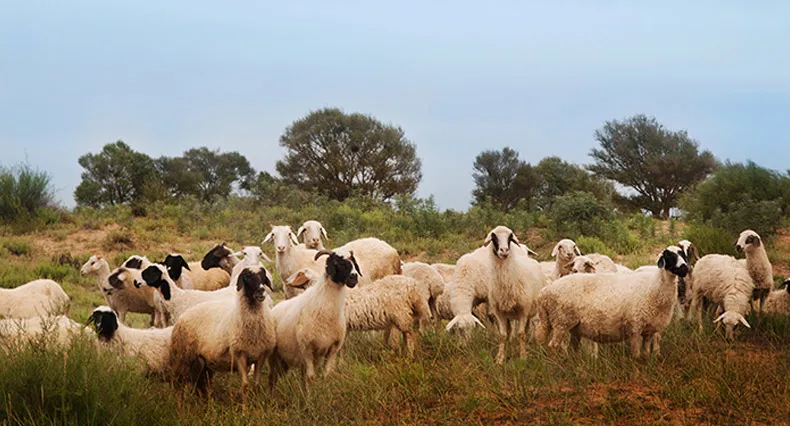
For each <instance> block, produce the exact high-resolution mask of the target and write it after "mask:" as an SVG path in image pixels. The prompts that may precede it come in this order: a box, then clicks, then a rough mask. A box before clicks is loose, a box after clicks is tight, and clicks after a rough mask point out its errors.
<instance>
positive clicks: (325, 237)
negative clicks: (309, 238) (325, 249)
mask: <svg viewBox="0 0 790 428" xmlns="http://www.w3.org/2000/svg"><path fill="white" fill-rule="evenodd" d="M321 234H322V235H324V239H329V237H328V236H326V229H324V226H321Z"/></svg>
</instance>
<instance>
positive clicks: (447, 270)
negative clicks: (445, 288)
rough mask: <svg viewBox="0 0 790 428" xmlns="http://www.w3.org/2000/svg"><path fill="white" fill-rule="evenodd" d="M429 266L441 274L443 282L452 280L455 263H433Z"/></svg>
mask: <svg viewBox="0 0 790 428" xmlns="http://www.w3.org/2000/svg"><path fill="white" fill-rule="evenodd" d="M431 267H432V268H434V269H436V272H439V275H441V276H442V279H444V282H445V284H446V283H448V282H450V281H452V280H453V273H454V272H455V265H450V264H447V263H434V264H432V265H431Z"/></svg>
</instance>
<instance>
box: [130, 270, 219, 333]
mask: <svg viewBox="0 0 790 428" xmlns="http://www.w3.org/2000/svg"><path fill="white" fill-rule="evenodd" d="M222 272H224V271H222ZM142 278H143V283H144V284H145V285H147V286H148V287H140V289H143V290H144V289H150V290H151V291H153V289H154V288H155V289H157V290H159V293H156V294H155V295H154V299H153V300H154V305H153V306H154V308H155V310H156V317H155V319H156V326H158V327H164V326H169V325H173V324H174V323H175V322H176V321H177V320H178V318H179V317H181V315H182V314H184V312H186V311H187V309H189V308H191V307H193V306H196V305H198V304H200V303H203V302H208V301H211V300H222V299H228V298H229V297H230V296H231V295H232V294H229V293H227V292H226V291H225V290H215V291H201V290H182V289H181V288H179V287H176V284H175V283H174V282H173V280H172V279H171V278H170V276H169V275H168V274H167V268H165V267H164V266H162V265H160V264H158V263H154V264H152V265H151V266H148V267H147V268H146V269H145V270H144V271H143V273H142ZM136 285H137V286H139V285H142V284H136Z"/></svg>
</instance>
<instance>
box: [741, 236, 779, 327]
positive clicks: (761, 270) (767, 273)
mask: <svg viewBox="0 0 790 428" xmlns="http://www.w3.org/2000/svg"><path fill="white" fill-rule="evenodd" d="M735 249H737V250H738V252H739V253H744V254H745V255H746V259H745V260H744V259H741V260H739V262H740V263H742V264H743V265H744V266H745V267H746V269H747V270H748V271H749V276H750V277H751V278H752V282H753V283H754V290H753V291H752V298H751V300H750V301H749V305H750V306H751V307H753V306H754V305H753V302H755V301H759V302H760V312H762V311H763V303H764V302H765V298H766V297H767V296H768V293H770V292H771V289H773V288H774V274H773V268H772V267H771V262H770V260H768V254H767V253H766V252H765V245H763V241H762V239H760V235H758V234H757V233H756V232H754V231H753V230H744V231H743V232H741V234H740V236H738V241H737V242H736V243H735Z"/></svg>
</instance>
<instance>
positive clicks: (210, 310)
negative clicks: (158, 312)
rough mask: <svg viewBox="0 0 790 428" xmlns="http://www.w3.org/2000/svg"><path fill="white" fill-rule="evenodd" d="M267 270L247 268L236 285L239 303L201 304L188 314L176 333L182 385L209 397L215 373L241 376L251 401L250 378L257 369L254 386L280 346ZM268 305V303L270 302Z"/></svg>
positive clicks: (176, 367) (176, 370)
mask: <svg viewBox="0 0 790 428" xmlns="http://www.w3.org/2000/svg"><path fill="white" fill-rule="evenodd" d="M269 278H270V276H269V275H268V272H266V269H264V268H261V267H258V266H248V267H245V268H244V269H242V271H241V273H240V274H239V275H238V279H237V280H236V284H235V289H236V293H235V298H231V299H224V300H215V301H209V302H205V303H201V304H199V305H197V306H194V307H192V308H191V309H189V310H188V311H186V312H184V313H183V314H182V315H181V317H180V318H179V319H178V321H177V322H176V324H175V326H174V327H173V336H172V347H171V353H170V365H171V367H172V370H173V375H174V376H175V377H176V378H177V379H181V380H188V381H190V382H194V383H195V384H196V386H197V387H198V390H199V391H201V392H205V391H206V388H207V387H208V382H209V381H210V379H211V375H212V373H213V372H215V371H233V370H234V367H235V369H236V370H238V372H239V374H240V375H241V393H242V397H243V398H244V396H245V395H246V390H247V384H248V381H247V373H248V371H249V368H250V365H251V364H255V373H254V380H255V382H256V383H257V382H258V380H259V379H260V374H261V372H262V370H261V368H260V366H261V365H262V364H263V362H264V361H266V360H267V359H268V358H269V355H270V354H271V353H272V351H273V350H274V347H275V344H276V343H277V336H276V335H275V321H274V318H273V316H272V310H271V298H268V296H267V293H266V288H267V287H268V288H271V286H272V284H271V283H270V281H269ZM267 299H268V300H267Z"/></svg>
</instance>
